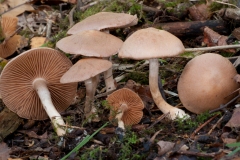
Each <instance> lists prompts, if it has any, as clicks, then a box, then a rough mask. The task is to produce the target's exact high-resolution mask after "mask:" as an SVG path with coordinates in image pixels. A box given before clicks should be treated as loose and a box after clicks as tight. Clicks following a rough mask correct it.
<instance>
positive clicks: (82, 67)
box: [60, 58, 112, 116]
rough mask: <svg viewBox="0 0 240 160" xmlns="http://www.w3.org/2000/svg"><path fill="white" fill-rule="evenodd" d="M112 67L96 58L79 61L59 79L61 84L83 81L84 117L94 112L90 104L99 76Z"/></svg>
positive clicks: (108, 62) (107, 62) (106, 61)
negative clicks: (84, 94) (84, 92)
mask: <svg viewBox="0 0 240 160" xmlns="http://www.w3.org/2000/svg"><path fill="white" fill-rule="evenodd" d="M111 67H112V63H111V62H110V61H108V60H104V59H97V58H86V59H81V60H79V61H78V62H77V63H75V64H74V65H73V66H72V67H71V68H70V69H69V70H68V71H67V72H66V73H65V74H64V75H63V76H62V78H61V79H60V82H61V83H71V82H81V81H84V83H85V86H86V100H85V108H84V112H85V114H86V116H88V115H90V114H91V111H92V112H94V110H95V108H94V107H93V105H91V103H92V102H93V100H94V95H95V91H96V88H97V83H98V77H99V74H100V73H102V72H104V71H106V70H108V69H109V68H111Z"/></svg>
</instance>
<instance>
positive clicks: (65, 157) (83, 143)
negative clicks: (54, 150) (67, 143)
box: [61, 122, 108, 160]
mask: <svg viewBox="0 0 240 160" xmlns="http://www.w3.org/2000/svg"><path fill="white" fill-rule="evenodd" d="M107 125H108V122H107V123H105V124H104V125H103V126H102V127H100V128H99V129H98V130H96V131H95V132H94V133H93V134H92V135H91V136H89V135H87V136H86V137H85V138H84V139H83V140H82V141H81V142H80V143H79V144H78V145H77V146H76V147H75V148H74V149H73V150H72V151H71V152H69V153H68V154H67V155H65V156H64V157H63V158H62V159H61V160H66V159H67V158H68V157H69V156H70V155H71V154H72V153H74V152H77V151H78V150H79V149H80V148H82V147H83V146H84V145H85V144H86V143H87V142H88V141H90V139H91V138H92V137H93V136H95V135H96V134H97V133H98V132H99V131H100V130H101V129H103V128H104V127H106V126H107Z"/></svg>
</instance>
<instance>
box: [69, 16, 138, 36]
mask: <svg viewBox="0 0 240 160" xmlns="http://www.w3.org/2000/svg"><path fill="white" fill-rule="evenodd" d="M137 22H138V18H137V16H136V15H134V16H133V15H130V14H126V13H113V12H99V13H97V14H94V15H92V16H89V17H87V18H86V19H84V20H82V21H81V22H78V23H77V24H75V25H74V26H73V27H72V28H70V29H69V30H68V32H67V34H77V33H79V32H81V31H85V30H99V31H100V30H103V29H111V28H124V27H129V26H133V25H136V24H137Z"/></svg>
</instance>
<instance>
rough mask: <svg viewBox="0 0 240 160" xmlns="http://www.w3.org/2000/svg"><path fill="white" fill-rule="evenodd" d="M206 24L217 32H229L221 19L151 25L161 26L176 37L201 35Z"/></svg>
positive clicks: (154, 25)
mask: <svg viewBox="0 0 240 160" xmlns="http://www.w3.org/2000/svg"><path fill="white" fill-rule="evenodd" d="M206 26H207V27H209V28H211V29H213V30H214V31H216V32H218V33H219V34H223V35H224V34H225V35H226V34H229V30H228V28H227V27H225V23H224V22H223V21H221V20H207V21H192V22H170V23H156V24H153V25H152V27H154V28H161V29H163V30H166V31H168V32H170V33H172V34H174V35H175V36H178V37H188V36H199V35H202V34H203V29H204V27H206Z"/></svg>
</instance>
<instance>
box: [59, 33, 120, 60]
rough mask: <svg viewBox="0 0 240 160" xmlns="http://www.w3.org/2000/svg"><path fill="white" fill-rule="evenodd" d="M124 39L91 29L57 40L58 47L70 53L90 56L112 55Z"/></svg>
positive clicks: (116, 51)
mask: <svg viewBox="0 0 240 160" xmlns="http://www.w3.org/2000/svg"><path fill="white" fill-rule="evenodd" d="M122 43H123V41H122V40H121V39H119V38H117V37H115V36H113V35H111V34H108V33H104V32H100V31H96V30H89V31H82V32H80V33H78V34H74V35H71V36H68V37H65V38H63V39H61V40H60V41H58V42H57V44H56V45H57V47H58V48H59V49H61V50H62V51H64V52H66V53H69V54H80V55H84V56H88V57H91V56H93V57H110V56H112V55H114V54H117V53H118V50H119V48H120V47H121V46H122Z"/></svg>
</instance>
